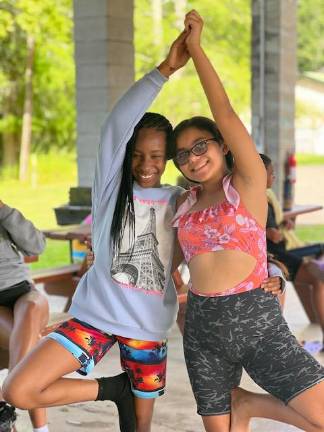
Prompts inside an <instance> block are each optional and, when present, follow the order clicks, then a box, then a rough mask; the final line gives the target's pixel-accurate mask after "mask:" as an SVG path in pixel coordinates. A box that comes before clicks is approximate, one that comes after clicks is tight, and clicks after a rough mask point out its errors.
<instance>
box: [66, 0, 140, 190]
mask: <svg viewBox="0 0 324 432" xmlns="http://www.w3.org/2000/svg"><path fill="white" fill-rule="evenodd" d="M133 11H134V4H133V0H118V1H116V0H91V1H89V0H74V41H75V63H76V86H77V88H76V90H77V91H76V94H77V154H78V181H79V186H91V185H92V180H93V174H94V165H95V157H96V152H97V146H98V142H99V134H100V127H101V125H102V122H103V120H104V118H105V117H106V115H107V113H108V112H109V110H110V109H111V107H112V106H113V104H114V103H115V102H116V100H117V99H118V98H119V97H120V95H121V94H122V93H123V92H124V91H125V90H126V89H127V88H128V87H129V86H130V85H131V84H132V82H133V81H134V44H133V35H134V29H133Z"/></svg>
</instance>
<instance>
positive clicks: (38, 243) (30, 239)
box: [0, 201, 45, 255]
mask: <svg viewBox="0 0 324 432" xmlns="http://www.w3.org/2000/svg"><path fill="white" fill-rule="evenodd" d="M0 224H1V226H2V227H3V228H4V229H5V230H6V231H7V232H8V234H9V236H10V238H11V240H12V243H13V244H14V245H15V246H16V247H17V249H18V250H19V251H21V252H22V253H23V254H24V255H39V254H41V253H42V252H43V250H44V248H45V237H44V234H43V233H42V232H41V231H39V230H38V229H37V228H35V227H34V225H33V224H32V223H31V222H30V221H29V220H27V219H26V218H25V217H24V216H23V215H22V214H21V213H20V212H19V211H18V210H16V209H14V208H11V207H9V206H7V205H5V204H4V203H3V202H2V201H0Z"/></svg>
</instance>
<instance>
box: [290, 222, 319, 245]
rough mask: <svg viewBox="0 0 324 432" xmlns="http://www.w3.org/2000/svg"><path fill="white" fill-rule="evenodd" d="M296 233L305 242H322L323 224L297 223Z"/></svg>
mask: <svg viewBox="0 0 324 432" xmlns="http://www.w3.org/2000/svg"><path fill="white" fill-rule="evenodd" d="M296 234H297V236H298V238H300V239H301V240H303V241H304V242H307V243H324V225H297V227H296Z"/></svg>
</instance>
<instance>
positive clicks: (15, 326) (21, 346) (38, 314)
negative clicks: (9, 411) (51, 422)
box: [0, 292, 48, 427]
mask: <svg viewBox="0 0 324 432" xmlns="http://www.w3.org/2000/svg"><path fill="white" fill-rule="evenodd" d="M35 293H36V294H35ZM35 293H33V294H32V293H29V294H26V295H24V296H22V297H21V298H20V299H19V300H18V301H17V303H16V305H15V311H16V312H15V314H16V315H15V319H14V312H13V311H12V309H9V308H6V307H3V306H1V307H0V345H1V347H3V348H6V349H8V350H9V365H8V368H9V370H10V369H11V368H12V367H13V366H14V365H15V364H16V363H18V361H19V360H20V359H21V358H23V357H24V356H25V355H26V353H27V352H28V351H29V349H30V348H31V347H32V346H34V345H35V344H36V342H37V341H38V339H39V334H40V330H41V329H42V328H43V327H44V326H45V324H46V322H47V321H48V307H47V301H46V300H45V299H43V298H41V297H40V296H39V295H38V293H37V292H35ZM16 306H17V308H16ZM28 312H29V313H30V312H33V317H32V319H31V316H29V314H28ZM31 324H32V325H31ZM0 397H1V399H3V397H2V394H0ZM29 416H30V419H31V422H32V425H33V427H41V426H44V425H45V424H46V423H47V416H46V411H45V410H44V409H37V410H32V411H30V412H29Z"/></svg>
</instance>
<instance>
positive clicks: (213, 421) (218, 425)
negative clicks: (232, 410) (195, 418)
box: [202, 414, 231, 432]
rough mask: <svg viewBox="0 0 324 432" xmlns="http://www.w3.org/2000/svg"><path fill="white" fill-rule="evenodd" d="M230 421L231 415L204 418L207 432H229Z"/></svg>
mask: <svg viewBox="0 0 324 432" xmlns="http://www.w3.org/2000/svg"><path fill="white" fill-rule="evenodd" d="M230 419H231V416H230V414H225V415H214V416H203V417H202V420H203V423H204V427H205V431H206V432H229V431H230Z"/></svg>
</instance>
